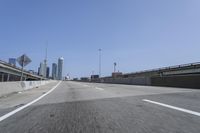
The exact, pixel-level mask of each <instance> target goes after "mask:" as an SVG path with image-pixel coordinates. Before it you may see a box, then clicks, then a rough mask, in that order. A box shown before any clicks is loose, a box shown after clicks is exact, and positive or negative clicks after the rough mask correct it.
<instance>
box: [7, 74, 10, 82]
mask: <svg viewBox="0 0 200 133" xmlns="http://www.w3.org/2000/svg"><path fill="white" fill-rule="evenodd" d="M9 80H10V74H9V73H8V76H7V81H9Z"/></svg>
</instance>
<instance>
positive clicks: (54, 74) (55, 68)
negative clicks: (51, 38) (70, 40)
mask: <svg viewBox="0 0 200 133" xmlns="http://www.w3.org/2000/svg"><path fill="white" fill-rule="evenodd" d="M56 78H57V64H56V63H53V64H52V79H54V80H55V79H56Z"/></svg>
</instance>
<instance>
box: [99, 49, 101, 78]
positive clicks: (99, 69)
mask: <svg viewBox="0 0 200 133" xmlns="http://www.w3.org/2000/svg"><path fill="white" fill-rule="evenodd" d="M101 51H102V49H99V78H101Z"/></svg>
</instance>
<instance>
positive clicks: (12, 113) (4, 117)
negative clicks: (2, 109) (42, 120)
mask: <svg viewBox="0 0 200 133" xmlns="http://www.w3.org/2000/svg"><path fill="white" fill-rule="evenodd" d="M61 82H62V81H60V82H59V83H58V84H57V85H56V86H54V87H53V88H52V89H51V90H49V91H48V92H47V93H45V94H44V95H42V96H40V97H39V98H37V99H35V100H33V101H32V102H30V103H27V104H26V105H24V106H22V107H19V108H17V109H15V110H13V111H11V112H9V113H7V114H5V115H3V116H1V117H0V122H1V121H3V120H5V119H7V118H8V117H10V116H12V115H14V114H16V113H17V112H19V111H21V110H23V109H25V108H27V107H29V106H30V105H32V104H34V103H36V102H37V101H39V100H40V99H42V98H43V97H45V96H46V95H48V94H49V93H51V92H52V91H54V90H55V89H56V88H57V87H58V86H59V85H60V83H61Z"/></svg>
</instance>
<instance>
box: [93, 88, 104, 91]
mask: <svg viewBox="0 0 200 133" xmlns="http://www.w3.org/2000/svg"><path fill="white" fill-rule="evenodd" d="M95 89H97V90H100V91H103V90H104V89H103V88H99V87H95Z"/></svg>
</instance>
